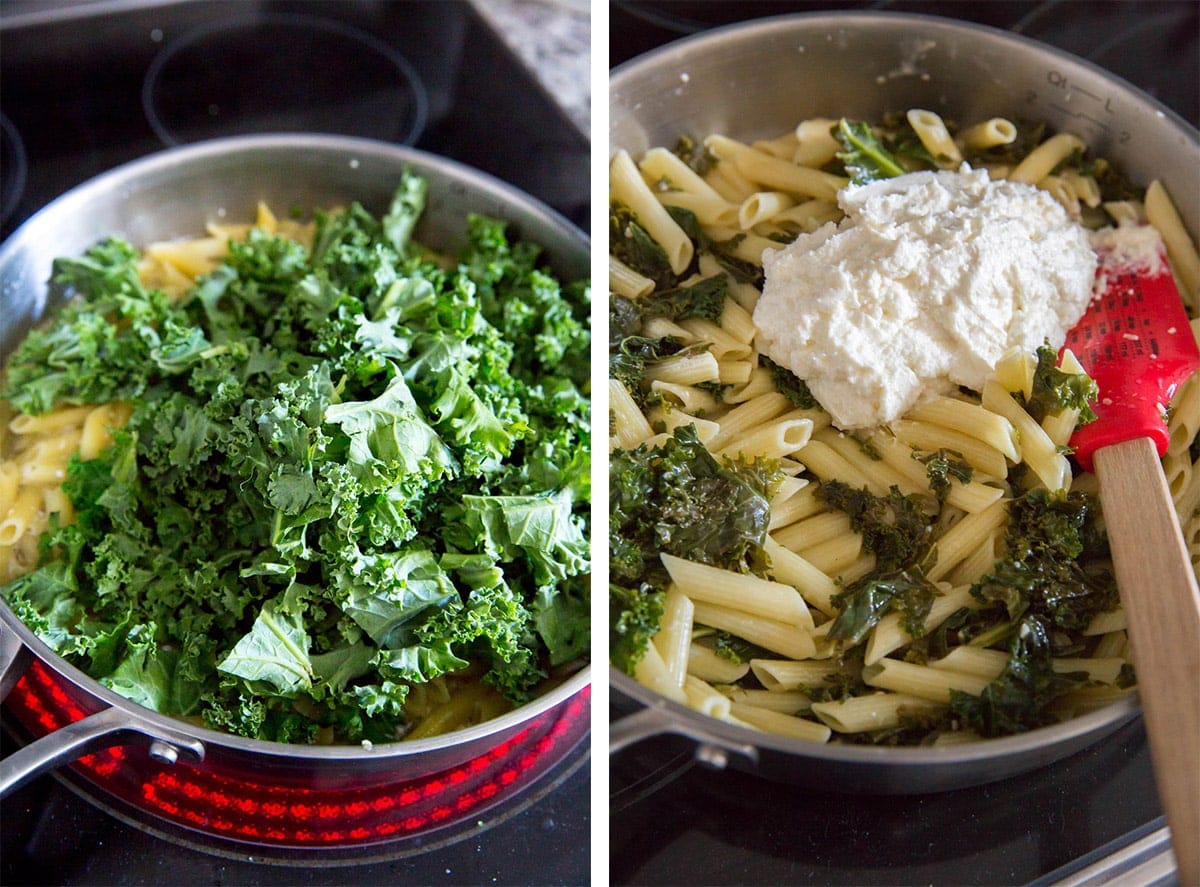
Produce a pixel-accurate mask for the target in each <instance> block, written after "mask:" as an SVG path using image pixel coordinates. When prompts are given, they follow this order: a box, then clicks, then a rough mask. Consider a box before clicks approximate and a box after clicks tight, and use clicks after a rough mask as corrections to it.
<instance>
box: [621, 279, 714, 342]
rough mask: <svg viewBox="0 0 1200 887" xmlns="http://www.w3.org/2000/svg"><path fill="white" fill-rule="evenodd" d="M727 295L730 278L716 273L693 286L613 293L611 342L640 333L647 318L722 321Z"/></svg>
mask: <svg viewBox="0 0 1200 887" xmlns="http://www.w3.org/2000/svg"><path fill="white" fill-rule="evenodd" d="M728 295H729V279H728V278H727V277H726V276H725V275H724V274H717V275H714V276H712V277H706V278H704V279H703V280H700V281H697V282H696V283H693V284H691V285H690V286H678V287H673V288H671V289H665V290H656V291H654V292H652V293H650V294H649V295H647V296H644V297H642V298H640V299H626V298H623V297H621V296H613V297H612V299H611V300H610V302H609V317H610V325H609V335H610V342H612V343H613V344H616V343H619V342H621V341H622V340H624V339H627V338H629V337H630V336H640V335H641V334H642V331H643V327H644V325H645V323H646V321H647V320H650V319H652V318H656V317H663V318H666V319H667V320H671V321H680V320H685V319H687V318H689V317H699V318H702V319H704V320H709V321H712V322H713V323H716V324H719V323H720V322H721V315H722V314H723V313H724V311H725V299H726V298H727V297H728Z"/></svg>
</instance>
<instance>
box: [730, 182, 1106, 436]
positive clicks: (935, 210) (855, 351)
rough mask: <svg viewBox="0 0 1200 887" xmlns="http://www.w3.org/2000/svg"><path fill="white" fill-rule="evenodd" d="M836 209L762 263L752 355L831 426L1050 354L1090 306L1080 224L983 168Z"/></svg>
mask: <svg viewBox="0 0 1200 887" xmlns="http://www.w3.org/2000/svg"><path fill="white" fill-rule="evenodd" d="M838 202H839V204H840V205H841V207H842V209H843V210H844V211H845V213H846V218H845V219H843V220H842V221H841V223H840V224H834V223H829V224H826V225H825V226H824V227H822V228H819V229H818V230H816V231H814V232H813V233H811V234H802V235H801V236H800V237H799V238H797V239H796V240H795V241H794V242H793V243H791V244H789V245H788V246H786V247H784V248H783V249H779V250H767V251H766V252H765V253H764V254H763V268H764V272H765V285H764V288H763V293H762V296H761V298H760V299H759V301H758V304H757V305H756V306H755V309H754V323H755V326H757V328H758V337H759V349H760V351H761V352H762V353H764V354H766V355H767V356H768V357H770V358H771V359H772V360H773V361H775V362H776V363H778V364H780V365H781V366H785V367H787V368H788V369H790V370H791V371H792V372H794V373H795V374H796V375H797V376H799V377H800V378H801V379H803V380H804V381H805V382H806V383H807V384H808V387H809V389H810V390H811V391H812V393H813V396H814V397H816V399H817V400H818V401H819V402H820V403H821V405H822V406H823V407H825V409H826V410H827V411H828V412H829V414H830V416H831V417H832V418H833V422H834V424H835V425H836V426H838V427H839V428H843V429H853V428H871V427H875V426H878V425H882V424H884V423H887V422H889V421H891V420H893V419H896V418H898V417H899V416H901V415H903V414H904V413H905V412H907V411H908V410H909V409H910V408H911V407H912V406H914V405H915V404H916V403H917V402H918V400H919V399H920V398H921V397H922V396H923V395H926V394H933V393H939V392H944V391H946V390H948V389H951V388H953V387H954V386H955V385H965V386H967V387H969V388H972V389H975V390H979V389H980V388H982V387H983V383H984V382H985V381H986V379H987V376H988V374H989V373H990V372H991V370H992V369H993V367H994V366H995V364H996V362H997V360H998V359H999V358H1000V357H1001V356H1002V355H1003V354H1004V353H1005V352H1006V351H1008V350H1009V349H1010V348H1013V347H1019V348H1022V349H1025V350H1029V351H1032V350H1034V349H1036V348H1037V347H1038V346H1039V345H1041V344H1042V343H1043V342H1044V341H1045V340H1049V342H1050V345H1051V346H1053V347H1055V348H1058V347H1060V346H1061V345H1062V343H1063V341H1064V340H1065V338H1066V334H1067V331H1068V330H1069V329H1070V328H1071V327H1072V326H1074V325H1075V323H1076V322H1077V321H1078V320H1079V318H1080V317H1082V316H1083V313H1084V311H1085V310H1086V308H1087V304H1088V301H1089V300H1090V299H1091V296H1092V279H1093V276H1094V275H1095V271H1096V256H1095V253H1094V252H1093V250H1092V248H1091V246H1090V245H1089V242H1088V236H1087V233H1086V231H1085V230H1084V228H1083V227H1082V226H1081V225H1079V224H1078V223H1076V222H1074V221H1072V220H1071V218H1070V217H1069V216H1068V215H1067V212H1066V210H1065V209H1064V208H1063V207H1062V205H1061V204H1059V203H1058V202H1057V201H1056V200H1055V199H1054V198H1053V197H1052V196H1050V195H1049V194H1048V193H1046V192H1045V191H1042V190H1040V189H1038V188H1036V187H1034V186H1032V185H1025V184H1022V183H1019V182H1009V181H1005V180H997V181H993V180H992V179H991V178H990V177H989V176H988V173H987V171H986V170H983V169H979V170H973V169H971V168H970V167H969V166H967V165H966V164H964V165H963V166H962V167H961V168H960V169H959V170H958V171H949V170H942V171H938V172H916V173H909V174H907V175H903V176H897V177H896V178H891V179H883V180H881V181H876V182H872V183H870V184H867V185H862V186H858V187H849V188H846V189H844V190H843V191H842V192H841V193H840V194H839V196H838Z"/></svg>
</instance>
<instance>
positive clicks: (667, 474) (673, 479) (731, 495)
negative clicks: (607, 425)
mask: <svg viewBox="0 0 1200 887" xmlns="http://www.w3.org/2000/svg"><path fill="white" fill-rule="evenodd" d="M779 477H780V475H779V472H778V468H777V467H775V466H774V465H773V463H763V462H752V463H746V462H735V461H731V460H728V459H719V458H718V457H716V456H713V455H712V454H711V453H709V452H708V450H707V449H705V447H704V445H703V444H702V443H700V440H699V438H698V437H697V436H696V430H695V427H694V426H692V425H684V426H680V427H679V428H677V429H675V432H674V434H673V435H672V436H671V438H669V439H668V440H667V441H666V442H665V443H664V444H663V445H662V446H661V447H651V446H648V445H643V446H641V447H638V448H637V449H635V450H621V449H617V450H614V451H613V452H612V454H611V456H610V467H609V501H610V518H609V528H610V529H609V540H610V543H609V575H610V578H611V581H612V583H613V585H614V587H616V588H617V589H619V590H618V592H616V593H615V594H613V595H612V596H611V597H610V608H611V610H612V612H611V619H612V624H613V626H616V627H622V632H621V638H623V640H622V641H621V643H622V644H623V647H622V649H623V651H624V652H622V653H621V654H620V655H621V658H623V659H624V660H625V661H627V662H636V660H637V657H638V656H640V652H639V651H640V650H643V649H644V644H643V645H642V646H641V647H639V646H638V643H641V640H642V634H640V633H639V632H638V631H635V630H634V629H633V628H632V627H630V626H638V627H640V626H643V625H644V623H645V618H646V612H647V611H646V610H645V608H644V606H643V605H641V604H639V601H640V600H641V597H642V596H644V595H647V594H650V595H654V594H658V593H659V592H661V590H662V589H664V588H665V587H666V584H667V581H668V577H667V574H666V570H665V568H664V567H663V566H662V562H661V560H660V557H659V555H660V553H661V552H664V551H665V552H667V553H668V554H674V555H678V556H679V557H686V558H688V559H689V560H693V561H698V562H701V563H706V564H711V565H713V566H719V567H723V568H726V569H731V570H737V571H739V572H748V571H758V572H761V571H762V570H763V569H764V568H765V566H766V555H765V554H764V552H763V544H764V542H765V541H766V534H767V523H768V519H769V516H770V507H769V498H770V493H771V490H772V489H773V488H774V485H775V484H776V483H778V480H779ZM635 586H636V587H637V588H638V589H639V590H638V591H636V592H635V591H631V590H630V589H631V588H634V587H635ZM627 610H631V611H632V615H631V616H629V617H624V621H622V619H623V617H622V613H623V612H625V611H627ZM614 630H616V629H615V628H614ZM654 630H657V623H655V629H654ZM650 634H653V631H651V632H650ZM648 636H649V635H646V637H648ZM615 642H616V638H614V643H615ZM614 661H616V660H614Z"/></svg>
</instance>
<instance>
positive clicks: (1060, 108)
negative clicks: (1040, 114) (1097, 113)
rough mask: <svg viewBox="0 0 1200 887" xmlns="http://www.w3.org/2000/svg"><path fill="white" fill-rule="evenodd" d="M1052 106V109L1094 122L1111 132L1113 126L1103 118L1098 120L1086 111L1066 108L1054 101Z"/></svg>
mask: <svg viewBox="0 0 1200 887" xmlns="http://www.w3.org/2000/svg"><path fill="white" fill-rule="evenodd" d="M1050 108H1051V109H1052V110H1055V111H1059V112H1061V113H1063V114H1066V115H1067V116H1068V117H1076V118H1078V119H1081V120H1086V121H1087V122H1088V123H1094V124H1095V125H1096V126H1098V127H1100V128H1101V129H1103V130H1104V131H1105V132H1109V131H1110V130H1111V128H1110V127H1109V125H1108V124H1107V123H1105V122H1104V121H1103V120H1097V119H1096V118H1095V117H1093V116H1092V115H1091V114H1088V113H1087V112H1086V111H1073V110H1071V109H1070V108H1064V107H1063V106H1062V105H1056V104H1053V103H1051V104H1050Z"/></svg>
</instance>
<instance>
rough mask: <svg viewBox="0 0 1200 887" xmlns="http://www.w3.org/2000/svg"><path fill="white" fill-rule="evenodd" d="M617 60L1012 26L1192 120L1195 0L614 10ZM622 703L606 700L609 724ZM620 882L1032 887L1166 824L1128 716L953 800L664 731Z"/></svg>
mask: <svg viewBox="0 0 1200 887" xmlns="http://www.w3.org/2000/svg"><path fill="white" fill-rule="evenodd" d="M609 8H610V32H611V41H610V56H609V59H610V64H611V65H612V66H614V67H615V66H617V65H619V64H621V63H622V62H625V61H628V60H629V59H632V58H634V57H635V56H637V55H639V54H641V53H643V52H646V51H648V50H651V49H653V48H655V47H657V46H660V45H662V44H664V43H667V42H669V41H672V40H677V39H679V38H682V37H685V36H688V35H691V34H694V33H697V32H699V31H702V30H705V29H707V28H710V27H717V26H721V25H726V24H731V23H733V22H735V21H740V20H743V19H747V18H757V17H761V16H767V15H777V14H781V13H786V12H815V11H826V10H835V9H854V10H875V11H897V12H913V13H924V14H930V15H941V16H945V17H950V18H957V19H962V20H966V21H972V22H977V23H980V24H985V25H990V26H992V27H996V28H1001V29H1004V30H1012V31H1015V32H1019V33H1022V34H1024V35H1025V36H1027V37H1031V38H1033V39H1036V40H1040V41H1043V42H1045V43H1048V44H1051V45H1053V46H1057V47H1058V48H1060V49H1065V50H1067V51H1069V52H1072V53H1074V54H1075V55H1078V56H1080V57H1083V58H1086V59H1088V60H1090V61H1092V62H1094V63H1096V64H1098V65H1100V66H1101V67H1104V68H1106V69H1108V70H1110V71H1112V72H1114V73H1116V74H1118V75H1119V76H1121V77H1123V78H1125V79H1126V80H1128V81H1129V82H1130V83H1132V84H1134V85H1135V86H1137V87H1139V88H1141V89H1142V90H1143V91H1145V92H1147V93H1149V94H1150V95H1152V96H1154V97H1155V98H1157V99H1158V100H1159V101H1161V102H1163V103H1164V104H1166V105H1167V106H1168V107H1170V108H1172V109H1173V110H1175V111H1176V112H1177V113H1179V114H1180V115H1181V116H1183V117H1184V118H1185V119H1186V120H1188V121H1190V122H1191V123H1192V124H1193V125H1196V124H1197V123H1200V97H1198V94H1200V74H1198V66H1200V49H1198V46H1200V4H1197V3H1196V2H1194V0H1178V2H1140V0H1139V2H1134V0H1108V2H1098V3H1096V2H1081V0H1075V2H1072V0H1059V2H1054V0H1047V2H1018V0H990V2H978V0H976V2H905V0H894V2H889V0H878V2H832V3H830V2H811V3H805V2H784V0H777V2H770V0H767V2H761V0H755V2H742V3H733V2H730V3H710V2H686V0H673V2H672V0H661V2H644V0H643V2H637V0H614V2H612V3H611V4H610V7H609ZM620 714H621V712H619V711H617V710H616V709H614V711H613V716H614V717H616V716H619V715H620ZM610 782H611V785H610V792H611V797H610V800H611V804H610V825H609V840H610V848H609V865H610V875H611V879H612V882H613V883H617V884H656V885H661V884H697V883H703V884H727V883H738V884H785V883H786V884H830V885H832V884H855V885H872V884H945V885H965V884H1027V883H1038V884H1046V883H1050V880H1048V879H1050V878H1054V877H1057V876H1059V875H1065V874H1067V873H1071V872H1074V871H1075V870H1076V869H1077V867H1078V862H1077V861H1078V860H1079V859H1080V858H1081V857H1086V856H1089V855H1091V856H1095V855H1096V853H1097V851H1098V850H1099V849H1100V848H1107V849H1111V848H1110V847H1108V845H1110V844H1120V843H1122V842H1123V841H1124V840H1126V839H1127V838H1128V837H1129V836H1131V835H1136V834H1141V833H1146V832H1150V831H1153V830H1155V829H1157V828H1159V827H1161V826H1162V825H1163V821H1162V810H1161V806H1160V804H1159V801H1158V798H1157V794H1156V792H1155V790H1154V786H1153V774H1152V771H1151V767H1150V758H1149V751H1148V749H1147V746H1146V740H1145V733H1144V730H1143V728H1142V725H1141V721H1140V719H1139V720H1137V721H1135V722H1133V723H1130V724H1128V725H1126V726H1125V727H1123V728H1122V729H1120V730H1119V731H1117V732H1116V733H1114V734H1113V735H1111V736H1109V737H1108V738H1106V739H1104V740H1102V741H1101V742H1099V743H1097V744H1096V745H1094V746H1093V747H1091V748H1089V749H1087V750H1085V751H1082V752H1080V753H1078V754H1076V755H1074V756H1072V757H1071V758H1069V759H1067V760H1065V761H1062V762H1060V763H1058V764H1055V765H1052V766H1048V767H1044V768H1042V769H1040V770H1037V771H1035V772H1033V773H1029V774H1026V775H1023V776H1020V777H1016V778H1012V779H1008V780H1004V781H1001V782H997V783H993V784H991V785H985V786H981V787H979V788H974V789H965V790H961V791H955V792H947V793H940V794H926V795H921V794H917V795H910V796H895V797H893V796H888V797H883V796H870V795H862V796H855V795H838V794H828V793H820V792H813V791H809V790H805V789H801V788H797V787H795V786H792V785H785V784H779V783H774V782H769V781H767V780H764V779H761V778H758V777H756V776H754V775H750V774H748V773H744V772H740V771H735V770H726V771H713V770H709V769H707V768H705V767H702V766H699V765H695V764H694V763H693V761H692V755H691V744H690V743H689V742H688V741H685V740H682V739H679V738H677V737H659V738H656V739H653V740H650V741H645V742H642V743H640V744H638V745H636V746H633V747H631V748H629V749H627V750H625V751H623V752H621V753H619V754H617V755H616V756H615V757H614V758H613V760H612V761H611V763H610Z"/></svg>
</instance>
